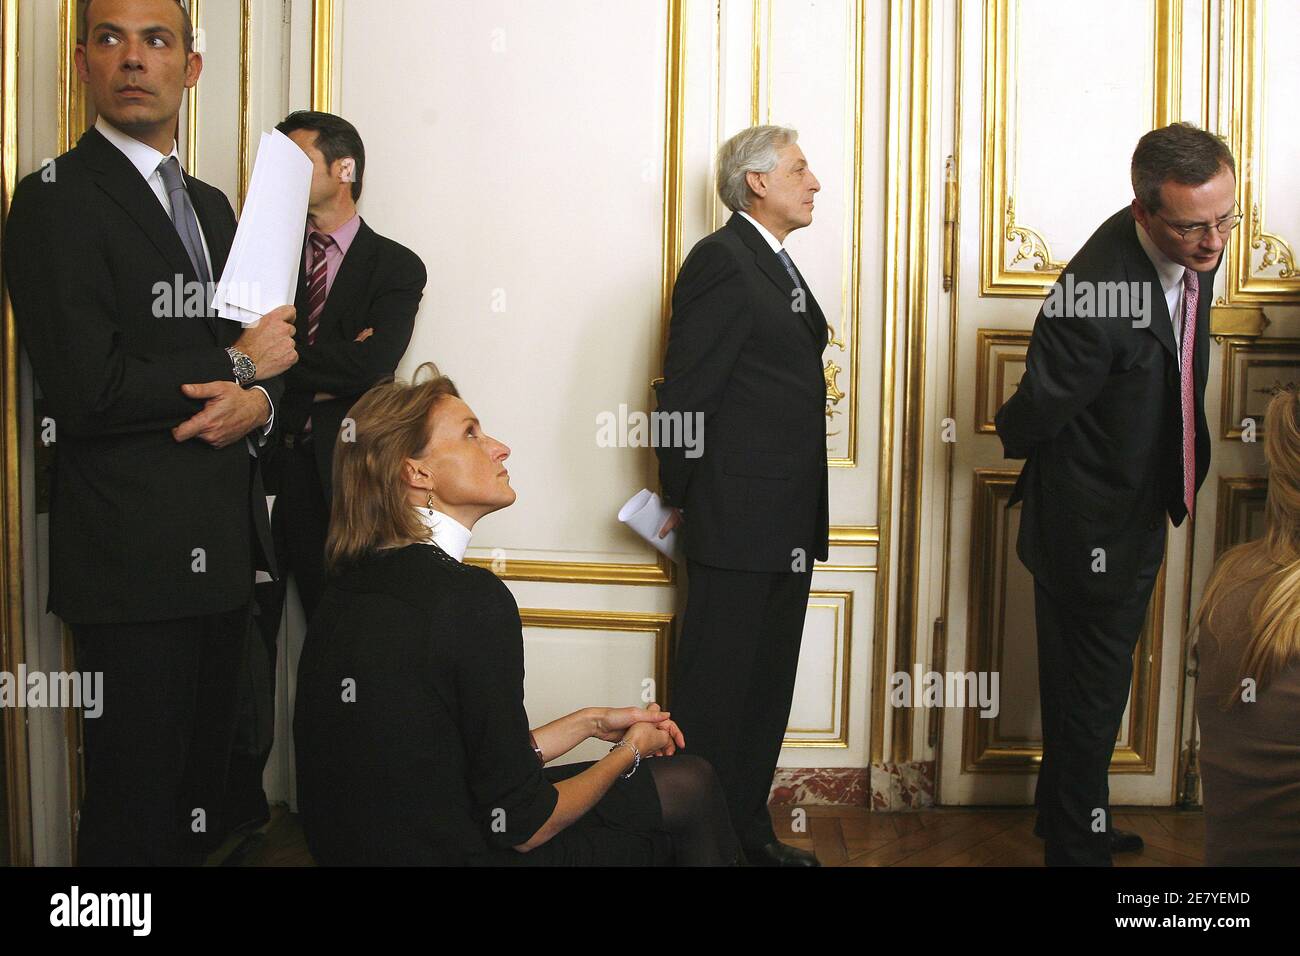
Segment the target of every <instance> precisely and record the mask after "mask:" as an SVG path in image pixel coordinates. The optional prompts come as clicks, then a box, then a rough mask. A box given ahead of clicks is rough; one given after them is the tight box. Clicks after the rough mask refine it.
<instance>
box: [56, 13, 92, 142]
mask: <svg viewBox="0 0 1300 956" xmlns="http://www.w3.org/2000/svg"><path fill="white" fill-rule="evenodd" d="M79 9H80V0H59V37H60V43H59V116H58V124H59V132H58V150H59V153H61V154H62V153H66V152H67V151H68V150H70V149H72V147H73V146H75V145H77V140H78V138H80V136H81V134H82V133H83V132H85V128H86V126H87V124H86V93H85V89H84V88H83V87H82V85H81V81H80V80H79V79H78V78H77V65H76V61H75V60H74V59H73V52H74V51H75V50H76V48H77V34H78V33H79V32H80V26H79V22H80V21H79V18H78V16H77V11H78V10H79Z"/></svg>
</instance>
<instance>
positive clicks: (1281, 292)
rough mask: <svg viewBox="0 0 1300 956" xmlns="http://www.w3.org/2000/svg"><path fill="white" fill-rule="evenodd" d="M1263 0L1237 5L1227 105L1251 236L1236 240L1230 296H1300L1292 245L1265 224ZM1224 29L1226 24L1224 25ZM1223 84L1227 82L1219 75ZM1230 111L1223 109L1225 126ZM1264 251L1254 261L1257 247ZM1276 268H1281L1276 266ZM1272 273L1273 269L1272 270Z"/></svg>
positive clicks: (1236, 299)
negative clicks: (1257, 259)
mask: <svg viewBox="0 0 1300 956" xmlns="http://www.w3.org/2000/svg"><path fill="white" fill-rule="evenodd" d="M1264 14H1265V4H1264V2H1263V0H1237V2H1235V3H1234V4H1233V5H1232V15H1231V16H1232V20H1231V26H1230V30H1231V40H1230V43H1229V46H1230V48H1231V51H1232V66H1231V72H1230V73H1224V72H1223V71H1222V60H1220V71H1221V72H1220V75H1221V77H1224V78H1225V79H1226V78H1228V77H1230V78H1231V95H1230V99H1229V107H1228V110H1227V125H1228V144H1229V146H1230V147H1231V149H1232V153H1233V156H1234V157H1235V158H1236V161H1237V200H1238V202H1239V204H1240V206H1241V209H1242V211H1243V212H1244V213H1245V217H1246V219H1245V222H1244V223H1243V227H1244V228H1243V229H1242V230H1241V232H1242V233H1243V234H1244V235H1245V236H1246V237H1247V240H1246V241H1241V237H1238V241H1237V242H1236V243H1235V244H1234V248H1233V249H1232V250H1231V254H1230V255H1229V256H1228V262H1227V266H1228V268H1227V287H1226V288H1227V302H1228V304H1229V305H1235V304H1238V303H1249V302H1276V303H1283V302H1285V303H1297V302H1300V271H1297V268H1296V260H1295V254H1294V252H1293V251H1292V250H1293V246H1292V245H1291V243H1290V242H1288V241H1287V240H1286V239H1284V238H1283V237H1281V236H1279V235H1277V234H1276V233H1273V232H1270V231H1269V230H1268V229H1266V228H1265V227H1264V220H1265V219H1266V218H1267V213H1266V211H1265V204H1264V179H1265V169H1264V160H1263V157H1264V130H1263V113H1264V98H1265V96H1266V95H1267V91H1266V90H1265V75H1264V68H1265V56H1266V54H1265V41H1266V37H1267V30H1266V27H1265V24H1264ZM1220 29H1222V25H1221V26H1220ZM1274 43H1275V45H1276V46H1277V48H1278V51H1279V53H1280V52H1281V50H1282V49H1285V48H1287V43H1286V41H1285V40H1283V39H1281V38H1277V39H1275V40H1274ZM1220 83H1221V85H1228V84H1226V83H1224V82H1223V80H1221V81H1220ZM1224 121H1225V115H1224V113H1223V112H1222V111H1221V112H1220V115H1219V123H1220V126H1221V127H1222V125H1224ZM1257 251H1258V252H1260V253H1262V254H1261V256H1260V258H1259V261H1258V262H1256V261H1255V254H1256V252H1257ZM1274 270H1276V271H1274ZM1267 273H1271V274H1267Z"/></svg>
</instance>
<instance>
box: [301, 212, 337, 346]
mask: <svg viewBox="0 0 1300 956" xmlns="http://www.w3.org/2000/svg"><path fill="white" fill-rule="evenodd" d="M307 239H308V241H309V242H310V243H311V279H310V280H309V281H308V283H307V344H308V345H315V344H316V332H317V330H318V329H319V328H320V316H321V313H322V312H324V311H325V297H326V295H327V294H328V289H327V285H328V281H327V280H328V279H329V270H328V267H327V265H326V262H325V250H326V249H328V248H329V247H330V246H331V245H333V244H334V239H333V238H332V237H331V236H327V235H325V234H324V233H323V232H313V233H312V234H311V235H309V236H308V237H307Z"/></svg>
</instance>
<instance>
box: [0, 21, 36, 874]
mask: <svg viewBox="0 0 1300 956" xmlns="http://www.w3.org/2000/svg"><path fill="white" fill-rule="evenodd" d="M0 50H2V52H0V91H2V92H0V238H2V237H3V232H4V225H3V222H4V219H6V218H7V217H8V215H9V204H10V203H11V202H12V201H13V196H14V187H15V186H16V185H17V182H18V120H19V117H18V0H2V3H0ZM0 278H2V277H0ZM3 317H4V334H3V341H4V347H3V365H2V366H0V407H3V422H4V425H3V433H2V437H0V446H2V449H3V458H4V470H3V479H2V481H3V486H2V487H0V499H3V506H4V508H3V514H2V515H0V522H2V523H3V529H4V532H3V537H4V567H3V569H0V578H2V579H3V587H0V619H2V620H3V622H4V623H3V634H2V635H0V670H4V671H7V672H10V673H14V672H16V671H17V669H18V665H20V664H21V663H23V661H24V660H25V659H26V654H25V648H24V639H25V636H26V628H25V626H24V615H23V537H22V527H23V525H22V514H23V512H22V473H21V464H20V456H19V440H20V429H19V427H18V415H19V394H18V328H17V325H16V324H15V322H14V312H13V306H12V305H11V304H10V302H9V295H8V291H7V290H5V291H4V292H3ZM0 741H2V742H3V758H4V767H3V768H0V772H2V773H3V774H4V791H5V804H6V805H5V807H4V811H5V819H4V821H3V823H5V824H7V828H6V835H5V846H6V847H7V849H8V853H7V857H8V859H7V861H5V862H8V863H12V864H15V865H18V866H30V865H31V864H32V817H31V776H30V771H29V769H28V739H27V722H26V720H25V718H24V717H23V712H22V711H21V710H19V709H18V708H16V707H6V708H0Z"/></svg>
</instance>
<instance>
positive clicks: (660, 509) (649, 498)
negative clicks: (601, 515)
mask: <svg viewBox="0 0 1300 956" xmlns="http://www.w3.org/2000/svg"><path fill="white" fill-rule="evenodd" d="M671 511H672V509H671V508H669V507H668V506H666V505H665V504H664V503H663V502H662V501H660V500H659V496H658V495H657V494H655V493H654V492H653V491H650V490H649V489H647V488H642V489H641V490H640V491H638V492H637V493H636V494H635V495H633V496H632V497H631V498H630V499H629V500H628V503H627V504H625V505H624V506H623V507H622V508H620V509H619V511H618V520H619V521H621V522H623V523H624V524H625V525H627V526H628V527H629V528H631V529H632V530H633V531H635V532H636V533H637V534H639V535H640V536H641V537H643V538H645V539H646V540H647V541H649V542H650V543H651V544H652V545H654V546H655V548H656V549H657V550H659V551H661V552H663V553H664V554H666V555H668V557H670V558H672V560H673V561H674V562H676V561H678V560H679V557H678V546H677V529H676V528H674V529H673V530H672V531H669V532H668V534H667V535H665V536H664V537H662V538H661V537H659V529H660V528H662V527H663V526H664V522H665V521H667V520H668V515H669V514H670V513H671Z"/></svg>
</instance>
